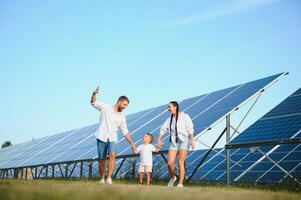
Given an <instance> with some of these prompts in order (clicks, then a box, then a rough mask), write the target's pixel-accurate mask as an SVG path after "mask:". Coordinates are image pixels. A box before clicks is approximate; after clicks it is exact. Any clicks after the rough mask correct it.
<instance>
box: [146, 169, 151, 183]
mask: <svg viewBox="0 0 301 200" xmlns="http://www.w3.org/2000/svg"><path fill="white" fill-rule="evenodd" d="M145 176H146V185H150V176H151V173H150V172H146V173H145Z"/></svg>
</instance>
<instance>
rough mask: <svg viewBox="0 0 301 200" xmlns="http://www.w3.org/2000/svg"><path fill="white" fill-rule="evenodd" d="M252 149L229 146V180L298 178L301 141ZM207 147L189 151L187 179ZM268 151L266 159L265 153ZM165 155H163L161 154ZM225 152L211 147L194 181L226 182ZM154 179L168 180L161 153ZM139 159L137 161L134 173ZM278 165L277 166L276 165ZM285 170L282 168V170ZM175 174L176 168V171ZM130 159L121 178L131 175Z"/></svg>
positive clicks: (299, 178)
mask: <svg viewBox="0 0 301 200" xmlns="http://www.w3.org/2000/svg"><path fill="white" fill-rule="evenodd" d="M259 150H260V151H258V150H256V151H255V152H251V151H250V149H249V148H238V149H231V180H232V181H236V182H254V183H267V182H270V183H275V182H282V181H285V180H286V179H287V178H289V176H288V174H286V172H287V173H289V174H291V175H292V176H293V177H294V178H296V179H297V180H299V181H301V144H286V145H279V146H277V147H275V146H265V147H260V149H259ZM206 151H207V150H197V151H190V152H189V155H188V157H187V160H186V178H188V177H189V176H190V175H191V173H192V172H193V170H194V169H195V168H196V167H197V165H198V163H199V161H200V160H201V159H202V158H203V157H204V155H205V153H206ZM268 152H270V154H269V156H268V157H269V158H270V159H272V160H273V161H274V162H275V163H277V164H275V163H273V162H272V161H271V160H270V159H269V158H267V157H265V155H264V154H267V153H268ZM164 156H166V154H165V155H164ZM225 157H226V151H225V149H214V150H213V151H212V152H211V153H210V154H209V156H208V157H207V159H206V161H205V162H204V164H203V165H202V166H201V167H200V168H199V170H198V171H197V173H195V175H194V176H193V177H192V180H193V181H214V182H226V178H227V177H226V159H225ZM154 163H155V165H154V168H153V174H152V176H153V179H169V175H168V169H167V165H166V162H165V161H164V160H163V158H162V156H161V155H156V156H154ZM138 165H139V162H138V160H137V161H136V174H137V169H138ZM277 165H279V166H280V167H278V166H277ZM283 169H284V170H283ZM176 171H177V173H178V170H176ZM131 173H132V161H131V160H128V162H127V164H125V165H124V166H123V168H122V170H121V171H120V177H123V178H124V177H127V178H129V177H131Z"/></svg>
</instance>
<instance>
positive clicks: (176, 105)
mask: <svg viewBox="0 0 301 200" xmlns="http://www.w3.org/2000/svg"><path fill="white" fill-rule="evenodd" d="M169 104H172V105H173V106H175V107H177V109H176V125H175V135H176V143H178V130H177V124H178V117H179V109H180V108H179V104H178V102H176V101H171V102H169ZM172 120H173V114H171V116H170V123H169V130H170V132H171V124H172ZM169 142H171V134H170V138H169Z"/></svg>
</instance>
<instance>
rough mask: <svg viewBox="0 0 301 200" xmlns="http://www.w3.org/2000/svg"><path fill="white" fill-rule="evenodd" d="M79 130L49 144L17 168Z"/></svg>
mask: <svg viewBox="0 0 301 200" xmlns="http://www.w3.org/2000/svg"><path fill="white" fill-rule="evenodd" d="M79 130H80V129H77V130H75V131H73V132H71V133H69V134H67V135H66V136H64V137H62V138H61V139H59V140H57V141H56V142H55V143H52V144H50V145H49V146H47V147H45V148H43V150H42V151H39V152H37V153H36V154H34V155H33V156H31V157H30V158H28V159H27V160H25V161H23V162H21V163H20V164H19V166H22V164H23V163H25V162H26V161H29V160H31V159H32V158H33V157H34V156H37V155H40V154H41V153H43V152H45V151H46V150H48V149H50V148H51V147H52V146H54V145H55V144H57V143H59V142H60V141H62V140H64V139H65V138H67V137H69V136H70V135H72V134H74V133H76V132H77V131H79Z"/></svg>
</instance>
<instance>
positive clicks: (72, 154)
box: [0, 73, 286, 169]
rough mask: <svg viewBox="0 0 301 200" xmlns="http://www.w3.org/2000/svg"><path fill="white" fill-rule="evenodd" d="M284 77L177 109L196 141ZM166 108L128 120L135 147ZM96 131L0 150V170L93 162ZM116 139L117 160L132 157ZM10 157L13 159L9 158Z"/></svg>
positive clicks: (214, 94) (212, 95)
mask: <svg viewBox="0 0 301 200" xmlns="http://www.w3.org/2000/svg"><path fill="white" fill-rule="evenodd" d="M285 74H286V73H280V74H276V75H273V76H270V77H266V78H263V79H259V80H256V81H252V82H248V83H245V84H240V85H237V86H234V87H230V88H227V89H223V90H219V91H216V92H212V93H208V94H205V95H201V96H197V97H193V98H189V99H185V100H182V101H180V102H179V104H180V108H181V110H182V111H184V112H185V113H187V114H189V115H190V116H191V118H192V120H193V123H194V127H195V136H196V137H197V136H198V135H200V134H201V133H202V132H204V131H206V130H208V128H210V127H212V126H214V125H215V124H216V123H217V122H218V121H219V120H222V119H223V118H224V117H225V116H226V115H227V114H229V113H230V112H233V111H234V110H235V109H236V108H237V107H239V106H241V105H242V104H243V103H245V102H246V101H248V100H250V99H251V98H252V97H254V96H255V95H256V94H258V93H260V92H261V91H262V90H263V89H266V88H267V87H269V86H270V85H271V84H273V83H274V82H276V81H277V80H278V79H279V78H281V77H282V76H284V75H285ZM166 107H167V105H162V106H159V107H155V108H151V109H148V110H145V111H141V112H138V113H134V114H131V115H128V116H127V123H128V128H129V130H130V132H131V135H132V138H133V140H134V141H135V143H136V145H139V144H141V143H142V141H141V139H142V136H143V135H144V133H146V132H152V133H154V136H155V137H157V136H158V133H159V129H160V127H161V125H162V124H163V122H164V121H165V120H166V119H167V118H168V117H169V116H170V114H169V113H168V112H167V108H166ZM96 128H97V125H91V126H88V127H84V128H80V129H76V130H72V131H68V132H65V133H61V134H56V135H53V136H49V137H46V138H44V139H39V140H36V141H33V142H28V143H26V145H24V148H20V149H18V148H16V147H17V145H16V146H15V147H14V146H13V147H11V148H9V149H7V150H0V160H3V161H4V162H1V164H0V169H7V168H15V167H27V166H36V165H45V164H50V163H59V162H69V161H79V160H92V159H96V158H97V151H96V140H95V137H94V133H95V130H96ZM119 138H120V141H119V144H118V145H117V156H118V157H122V156H131V155H132V151H131V149H130V146H129V145H128V143H127V141H126V140H125V139H124V138H123V137H122V134H121V133H119ZM168 140H169V136H168V135H166V136H165V137H164V139H163V142H164V143H165V144H164V146H163V149H162V150H163V151H165V150H167V149H168ZM21 146H22V145H21ZM13 152H14V153H13ZM10 154H13V156H9V155H10Z"/></svg>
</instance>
